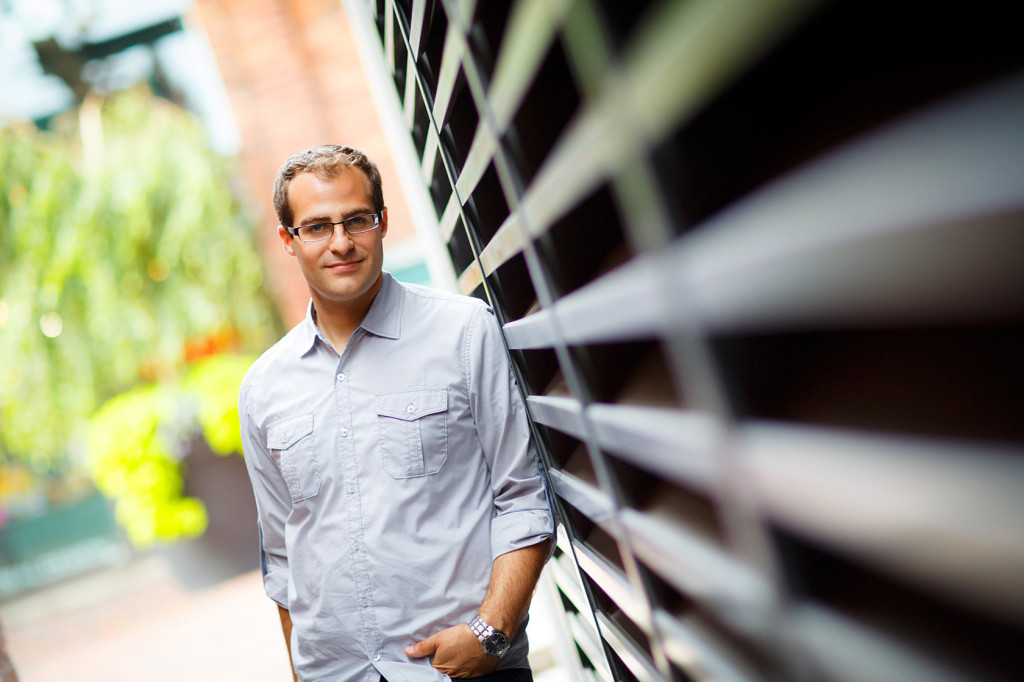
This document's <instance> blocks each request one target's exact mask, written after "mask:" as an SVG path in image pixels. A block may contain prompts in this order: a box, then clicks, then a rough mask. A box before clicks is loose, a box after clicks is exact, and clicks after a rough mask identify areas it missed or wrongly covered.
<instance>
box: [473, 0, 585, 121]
mask: <svg viewBox="0 0 1024 682" xmlns="http://www.w3.org/2000/svg"><path fill="white" fill-rule="evenodd" d="M571 6H572V3H571V2H569V1H568V0H557V2H555V1H552V0H526V1H525V2H518V3H516V4H515V6H514V8H513V13H512V16H511V18H510V19H509V22H508V28H507V29H506V33H505V36H504V39H503V41H502V45H501V53H500V54H499V55H498V63H497V64H495V66H494V78H493V80H492V82H491V88H490V91H489V92H488V94H487V99H488V104H489V105H490V108H491V111H492V112H493V114H494V124H495V125H496V126H497V129H498V130H497V132H498V134H499V135H501V134H503V133H504V132H505V130H506V129H507V128H508V126H509V125H510V124H511V122H512V118H513V116H515V113H516V111H517V110H518V109H519V105H520V103H521V102H522V100H523V98H524V97H525V96H526V92H527V91H528V90H529V88H530V84H531V83H532V82H533V79H534V75H535V74H536V72H537V69H539V68H540V65H541V63H542V62H543V60H544V55H545V53H546V52H547V48H548V45H550V44H551V42H552V40H554V39H555V36H556V31H557V29H558V27H559V25H560V24H561V23H562V21H563V20H564V18H565V14H566V13H567V12H568V11H569V8H570V7H571Z"/></svg>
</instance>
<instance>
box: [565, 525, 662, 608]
mask: <svg viewBox="0 0 1024 682" xmlns="http://www.w3.org/2000/svg"><path fill="white" fill-rule="evenodd" d="M573 546H574V547H575V549H576V561H578V562H579V565H580V569H581V570H582V571H583V572H584V573H586V574H587V575H588V576H590V579H591V580H593V581H594V583H595V584H597V586H598V587H600V588H601V590H602V591H603V592H604V593H605V594H606V595H608V597H609V598H610V599H611V600H612V601H613V602H615V604H616V605H617V606H618V607H619V608H620V609H622V612H623V613H624V614H626V615H627V616H628V617H629V618H630V620H632V621H633V622H634V623H637V624H639V625H640V626H641V627H644V626H646V627H647V628H649V627H650V615H649V614H648V610H647V606H646V600H645V599H644V597H643V595H640V594H637V593H636V591H635V590H634V589H633V586H632V585H630V583H629V580H628V579H627V578H626V576H625V575H623V574H622V571H620V570H619V569H618V568H616V567H615V566H613V565H612V564H610V563H609V562H608V561H607V560H606V559H605V558H603V557H602V556H600V555H599V554H597V552H595V551H594V550H592V549H590V548H589V547H587V546H586V545H585V544H583V543H582V542H580V541H579V540H577V541H575V542H573Z"/></svg>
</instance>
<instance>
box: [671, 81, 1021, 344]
mask: <svg viewBox="0 0 1024 682" xmlns="http://www.w3.org/2000/svg"><path fill="white" fill-rule="evenodd" d="M1022 118H1024V76H1015V77H1013V78H1009V79H1005V80H1003V81H1000V82H998V83H995V84H988V85H986V86H985V87H982V88H978V89H975V90H973V91H971V92H968V93H966V94H963V95H960V96H957V97H955V98H951V99H949V100H947V101H944V102H942V103H940V104H937V105H935V106H932V107H929V108H927V109H924V110H921V111H918V112H915V113H913V114H911V115H909V116H908V117H905V118H904V119H902V120H900V121H898V122H896V123H894V124H891V125H889V126H886V127H884V128H883V129H881V130H879V131H877V132H873V133H870V134H868V135H865V136H864V137H862V138H860V139H858V140H855V141H854V142H852V143H850V144H848V145H846V146H844V147H843V148H842V149H840V150H838V151H836V152H833V153H831V154H829V155H828V156H827V157H826V158H823V159H821V160H820V161H818V162H814V163H811V164H809V165H808V166H806V167H804V168H803V169H801V170H798V171H796V172H794V173H793V174H791V175H790V176H788V177H786V178H783V179H781V180H779V181H777V182H775V183H772V184H771V185H769V186H767V187H764V188H763V189H761V190H760V191H758V192H756V193H755V194H753V195H751V196H750V197H748V198H747V199H746V200H744V201H742V202H740V203H739V204H737V205H735V206H733V207H732V208H729V209H726V210H725V211H723V212H722V213H721V214H719V215H718V216H717V217H714V218H712V219H711V220H710V221H708V222H706V223H705V224H703V225H702V226H701V227H700V228H699V229H698V230H696V231H694V232H693V233H692V234H691V236H690V237H688V238H684V239H683V240H681V242H680V250H679V251H678V252H677V253H675V254H673V257H672V258H671V270H670V271H669V270H665V272H666V274H671V273H672V272H674V273H675V275H674V277H673V279H672V282H673V283H672V284H671V285H669V286H668V287H667V291H668V292H670V293H669V295H670V296H675V295H676V294H677V293H679V292H681V291H683V292H686V294H687V300H689V301H690V302H691V305H692V306H695V307H696V308H697V309H698V310H699V311H700V318H701V320H702V322H703V324H704V325H705V326H708V327H711V328H713V329H735V328H743V329H751V328H762V327H766V326H771V327H780V326H781V327H792V326H794V325H797V324H808V323H819V324H820V322H822V321H825V322H833V323H834V322H841V321H857V322H863V321H874V322H880V321H881V322H884V321H896V322H898V323H901V324H906V322H907V321H908V320H920V319H936V318H937V319H948V318H950V317H951V316H953V315H958V316H974V315H977V314H979V312H981V313H984V312H986V311H990V309H991V307H992V305H993V304H995V305H997V306H998V307H1000V308H1002V307H1005V306H1006V305H1013V306H1016V309H1017V310H1019V309H1020V307H1021V306H1022V305H1024V293H1022V292H1024V286H1022V285H1024V278H1022V275H1021V274H1020V273H1021V269H1020V268H1019V267H1018V262H1017V259H1016V258H1014V257H1013V256H1011V255H1007V253H1009V254H1013V255H1016V254H1018V253H1020V252H1021V248H1022V247H1024V230H1022V229H1021V227H1020V226H1021V221H1020V219H1019V217H1018V218H1016V219H1011V220H1010V224H1009V225H1007V224H1003V223H1002V222H1000V221H995V223H994V224H990V223H989V222H987V219H988V218H990V217H991V216H999V215H1001V214H1005V213H1007V212H1010V213H1013V212H1017V213H1018V216H1019V214H1020V211H1021V209H1022V208H1024V131H1022V128H1021V126H1020V121H1021V119H1022ZM979 220H980V221H981V222H983V225H981V226H979V225H978V222H979ZM663 267H664V266H663ZM685 321H686V320H685V319H684V320H682V322H685Z"/></svg>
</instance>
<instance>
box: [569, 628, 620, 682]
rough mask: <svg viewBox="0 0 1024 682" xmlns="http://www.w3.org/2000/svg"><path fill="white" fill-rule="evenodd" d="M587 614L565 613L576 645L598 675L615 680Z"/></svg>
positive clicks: (606, 681) (609, 681) (603, 678)
mask: <svg viewBox="0 0 1024 682" xmlns="http://www.w3.org/2000/svg"><path fill="white" fill-rule="evenodd" d="M588 618H589V617H588V616H583V615H580V614H575V613H567V614H566V619H567V620H568V621H569V630H570V632H571V633H572V638H573V639H574V640H575V641H576V645H577V646H578V647H579V648H580V649H581V650H582V651H583V653H584V654H586V656H587V658H588V659H590V662H591V663H593V664H594V667H595V670H596V671H597V674H598V677H599V678H600V679H601V680H604V682H615V681H614V680H613V678H612V673H611V670H609V669H608V659H607V658H605V653H604V648H603V647H602V646H601V642H600V638H599V637H598V635H597V633H596V632H594V631H593V628H594V627H596V626H595V625H592V624H591V623H590V622H588V620H586V619H588Z"/></svg>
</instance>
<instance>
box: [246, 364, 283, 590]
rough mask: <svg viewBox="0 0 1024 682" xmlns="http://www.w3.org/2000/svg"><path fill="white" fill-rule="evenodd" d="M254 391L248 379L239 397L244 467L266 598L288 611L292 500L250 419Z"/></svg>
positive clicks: (256, 427) (249, 378) (264, 435)
mask: <svg viewBox="0 0 1024 682" xmlns="http://www.w3.org/2000/svg"><path fill="white" fill-rule="evenodd" d="M253 390H254V387H253V380H252V378H251V377H250V376H247V377H246V378H245V380H244V381H243V382H242V387H241V390H240V391H239V395H238V416H239V419H240V421H241V428H242V450H243V452H244V454H245V466H246V468H247V469H248V470H249V479H250V480H251V481H252V489H253V494H254V495H255V497H256V510H257V513H258V515H259V527H260V528H259V530H260V554H261V556H260V567H261V569H262V571H263V586H264V589H265V590H266V592H267V596H269V597H270V598H271V599H273V600H274V601H275V602H277V603H278V604H280V605H281V606H283V607H284V608H288V582H289V571H288V552H287V547H286V546H285V521H286V520H287V518H288V513H289V512H290V510H291V497H290V496H289V494H288V487H287V485H286V484H285V482H284V479H283V478H282V477H281V472H280V470H279V469H278V468H277V466H276V465H275V464H274V461H273V459H272V458H271V456H270V452H269V451H268V450H267V447H266V443H267V440H266V434H265V433H263V431H262V430H261V428H260V426H259V425H258V424H257V423H256V421H255V419H254V418H253V416H252V415H253V412H252V403H251V396H252V391H253Z"/></svg>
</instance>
